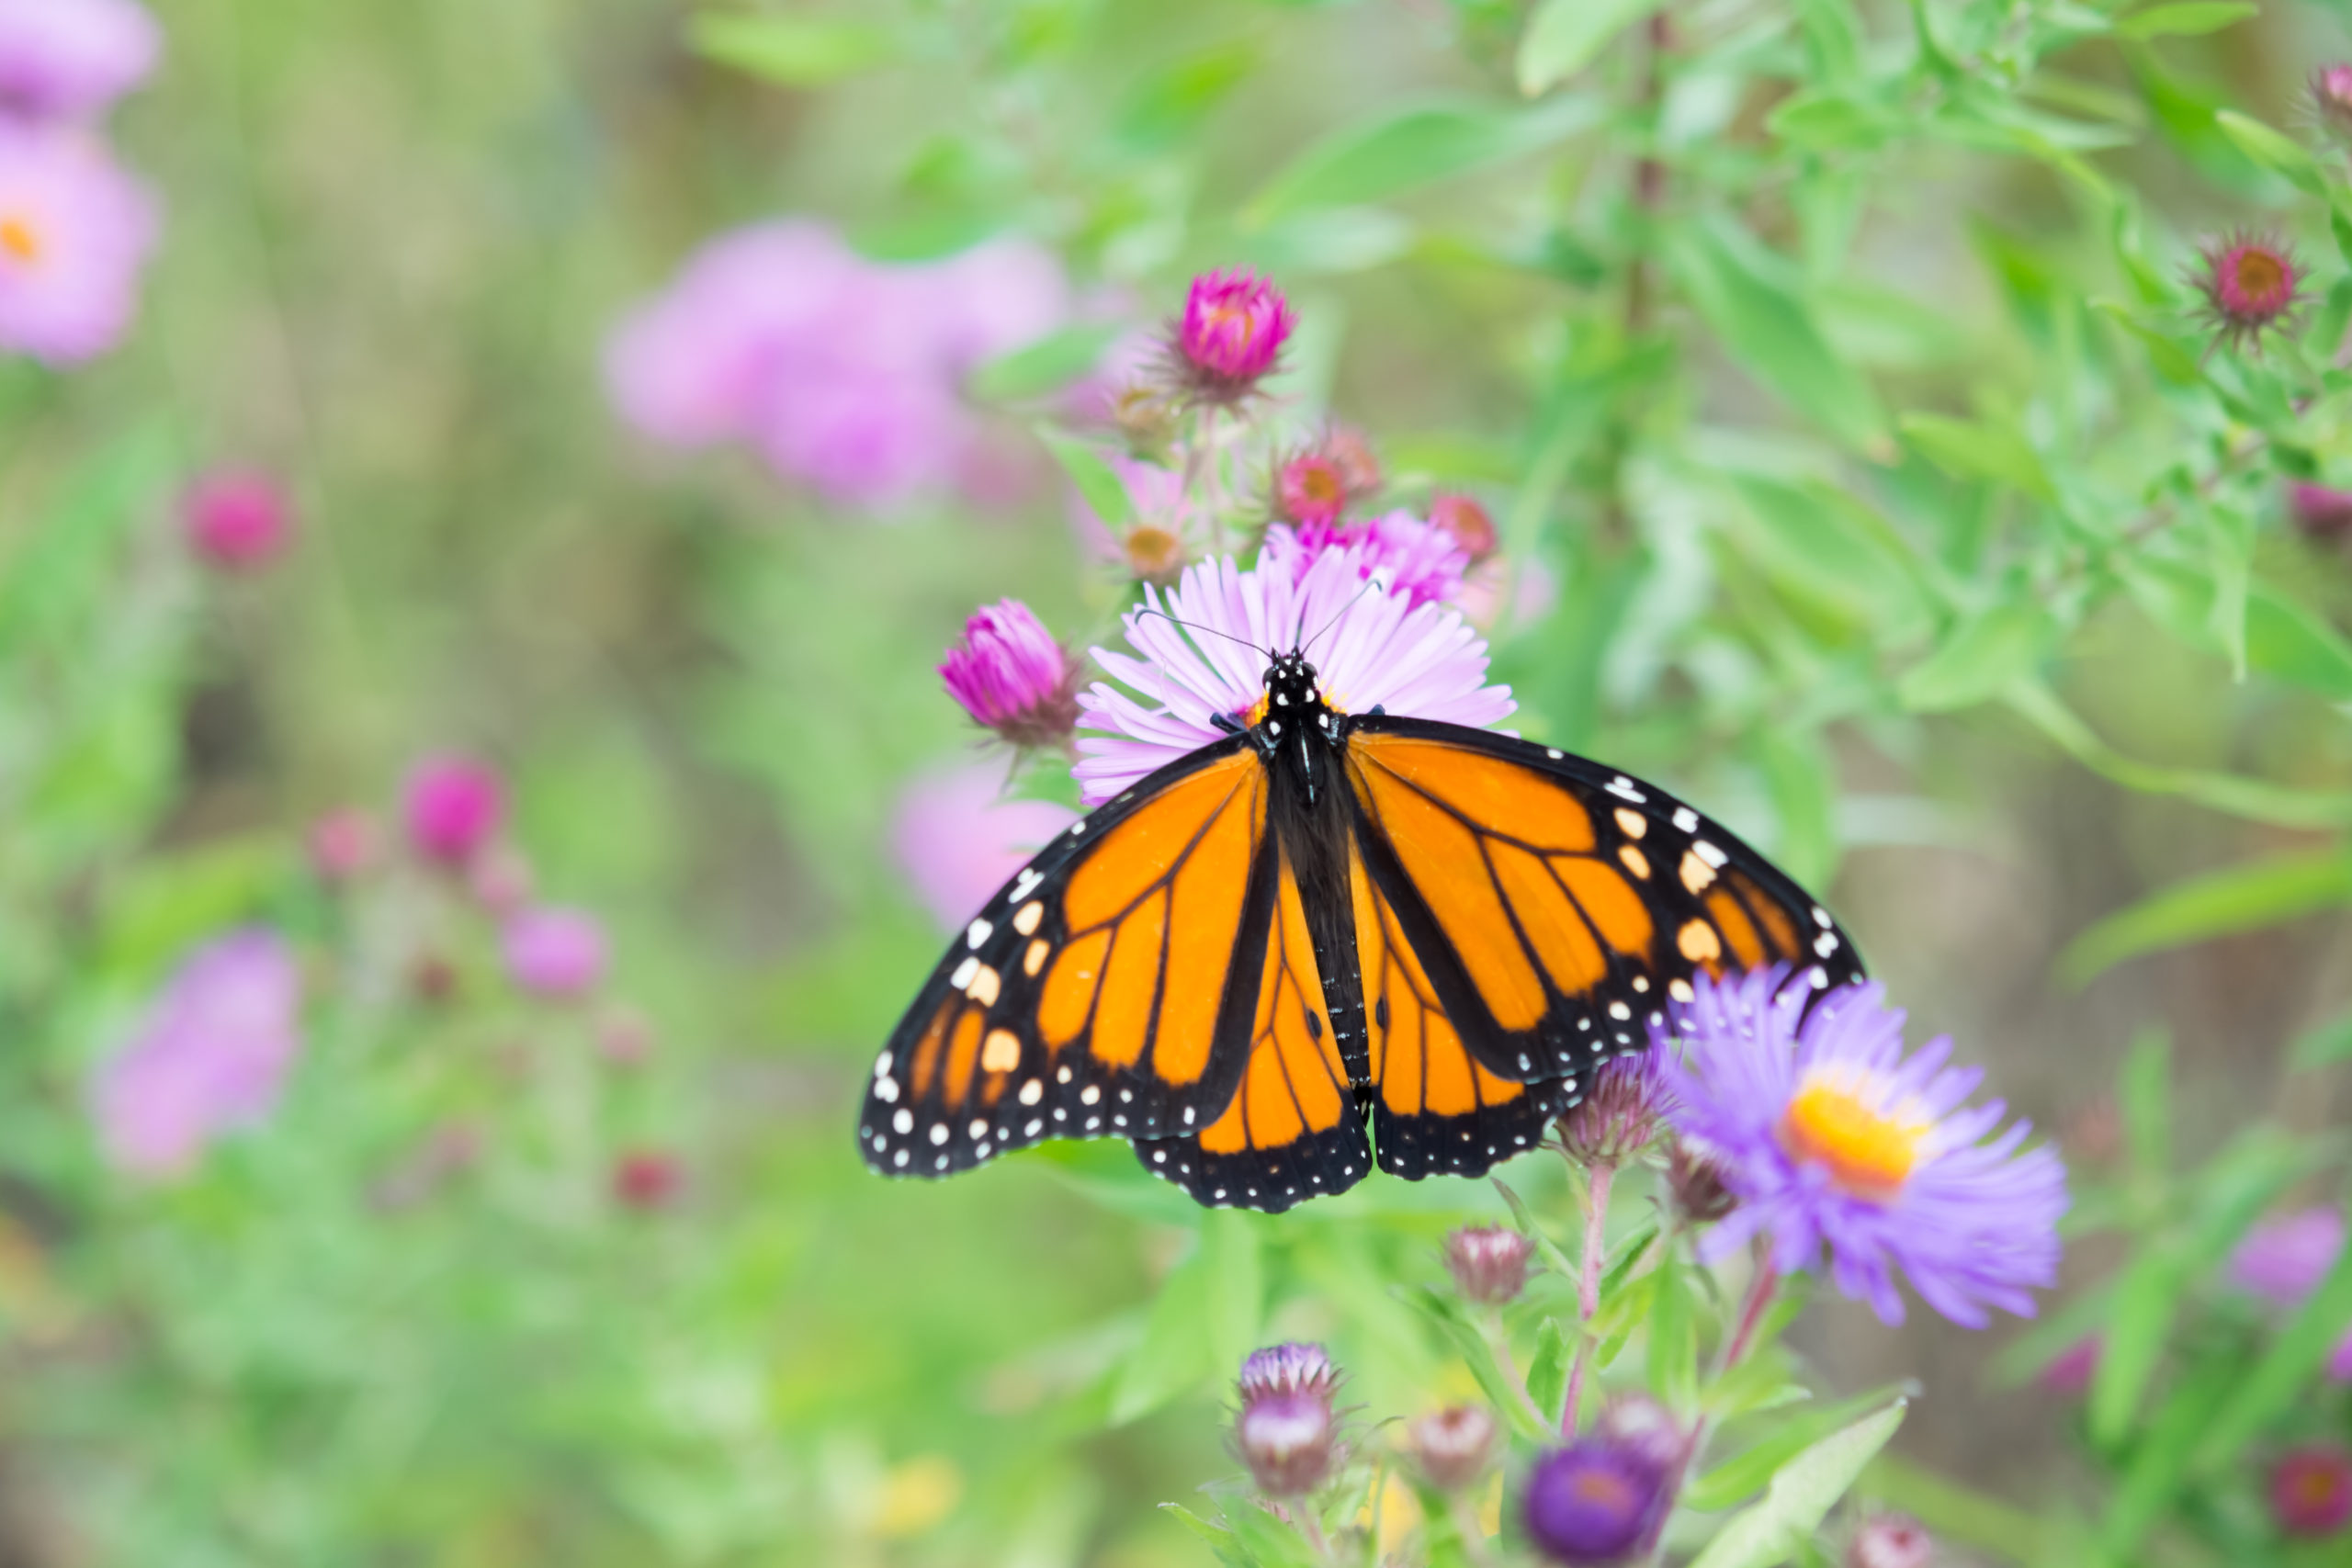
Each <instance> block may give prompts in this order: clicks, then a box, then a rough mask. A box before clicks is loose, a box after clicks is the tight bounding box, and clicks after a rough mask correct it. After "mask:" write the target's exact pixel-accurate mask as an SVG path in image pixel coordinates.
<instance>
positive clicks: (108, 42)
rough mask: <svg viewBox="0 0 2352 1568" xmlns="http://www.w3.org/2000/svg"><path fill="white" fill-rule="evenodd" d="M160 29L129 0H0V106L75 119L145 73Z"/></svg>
mask: <svg viewBox="0 0 2352 1568" xmlns="http://www.w3.org/2000/svg"><path fill="white" fill-rule="evenodd" d="M163 42H164V39H163V31H162V29H161V28H157V27H156V26H155V18H154V17H151V16H149V15H148V14H147V9H146V7H145V6H140V5H137V4H135V3H134V0H0V108H5V109H6V110H7V111H9V112H13V113H15V114H17V115H21V116H23V117H24V118H28V119H35V120H51V119H80V118H94V117H96V116H97V115H100V114H103V113H104V112H106V109H107V106H108V105H110V104H112V103H113V102H114V101H115V99H117V98H119V97H120V96H122V95H123V94H125V93H127V92H129V91H130V89H131V88H133V87H136V86H137V85H139V84H140V83H141V82H143V81H145V80H146V79H147V73H149V72H151V71H153V70H154V68H155V58H156V56H157V55H158V54H160V53H161V52H162V51H163Z"/></svg>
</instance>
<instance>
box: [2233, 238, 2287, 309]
mask: <svg viewBox="0 0 2352 1568" xmlns="http://www.w3.org/2000/svg"><path fill="white" fill-rule="evenodd" d="M2238 287H2239V288H2242V289H2244V290H2245V292H2246V293H2248V294H2250V295H2252V296H2253V297H2254V298H2255V299H2257V300H2261V301H2263V302H2265V303H2267V302H2268V301H2269V300H2270V299H2271V298H2272V297H2273V296H2275V295H2277V294H2278V293H2279V292H2281V291H2282V290H2283V289H2285V288H2286V287H2287V269H2286V267H2285V266H2283V265H2280V263H2279V260H2278V257H2277V256H2274V255H2272V254H2270V253H2269V252H2267V251H2261V250H2255V249H2253V248H2251V247H2249V248H2247V249H2246V250H2245V251H2244V252H2242V253H2240V254H2239V256H2238Z"/></svg>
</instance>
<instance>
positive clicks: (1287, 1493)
mask: <svg viewBox="0 0 2352 1568" xmlns="http://www.w3.org/2000/svg"><path fill="white" fill-rule="evenodd" d="M1336 1425H1337V1423H1336V1420H1335V1418H1334V1417H1333V1416H1332V1414H1331V1402H1330V1400H1329V1398H1327V1397H1324V1396H1323V1395H1320V1394H1316V1393H1307V1392H1306V1391H1304V1390H1301V1391H1298V1392H1296V1393H1269V1394H1266V1395H1263V1396H1262V1397H1261V1398H1257V1399H1253V1400H1250V1402H1249V1403H1248V1404H1244V1405H1243V1406H1242V1407H1241V1414H1240V1415H1239V1416H1237V1417H1236V1418H1235V1420H1234V1423H1233V1436H1234V1441H1235V1444H1236V1446H1237V1447H1238V1448H1239V1449H1240V1450H1241V1461H1242V1462H1243V1463H1244V1464H1247V1465H1248V1466H1249V1467H1250V1478H1251V1479H1252V1480H1254V1481H1256V1482H1257V1483H1258V1490H1259V1491H1261V1492H1263V1493H1264V1494H1266V1495H1268V1496H1269V1497H1303V1496H1305V1495H1306V1494H1307V1493H1309V1492H1312V1491H1314V1490H1315V1489H1316V1488H1317V1487H1318V1486H1320V1485H1322V1484H1323V1483H1324V1482H1325V1481H1327V1480H1328V1479H1329V1477H1330V1474H1331V1467H1332V1461H1333V1460H1334V1459H1336V1458H1337V1457H1338V1445H1337V1442H1336V1437H1337V1433H1336V1430H1335V1428H1336Z"/></svg>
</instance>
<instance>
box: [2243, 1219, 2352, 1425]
mask: <svg viewBox="0 0 2352 1568" xmlns="http://www.w3.org/2000/svg"><path fill="white" fill-rule="evenodd" d="M2343 1251H2344V1214H2343V1212H2342V1211H2341V1210H2339V1209H2337V1208H2335V1206H2334V1205H2332V1204H2327V1203H2319V1204H2314V1205H2313V1206H2312V1207H2311V1208H2308V1209H2298V1210H2297V1211H2295V1212H2294V1213H2291V1214H2281V1215H2279V1216H2278V1218H2276V1219H2271V1220H2265V1221H2264V1222H2263V1223H2262V1224H2258V1225H2256V1226H2255V1227H2254V1229H2253V1230H2252V1231H2251V1232H2249V1233H2248V1234H2247V1235H2246V1238H2245V1240H2244V1241H2242V1242H2240V1243H2239V1244H2238V1249H2237V1251H2235V1252H2233V1253H2232V1254H2231V1255H2230V1266H2229V1279H2230V1283H2232V1284H2233V1285H2235V1286H2236V1287H2237V1288H2238V1289H2240V1290H2242V1291H2245V1292H2247V1293H2248V1294H2249V1295H2256V1296H2259V1297H2261V1298H2262V1299H2263V1300H2264V1301H2267V1302H2268V1303H2270V1304H2271V1305H2273V1306H2276V1307H2280V1308H2285V1309H2289V1310H2291V1309H2293V1308H2295V1307H2299V1306H2301V1304H2302V1303H2303V1298H2305V1297H2306V1296H2308V1295H2310V1294H2311V1293H2312V1292H2313V1291H2315V1290H2317V1289H2319V1283H2320V1281H2321V1280H2324V1279H2326V1278H2327V1275H2328V1271H2329V1270H2330V1269H2334V1268H2335V1260H2336V1258H2338V1257H2339V1256H2340V1255H2341V1254H2342V1253H2343ZM2326 1371H2327V1375H2328V1377H2329V1379H2330V1380H2331V1381H2333V1382H2352V1331H2346V1334H2345V1335H2344V1337H2342V1338H2340V1339H2338V1340H2337V1341H2336V1342H2335V1349H2334V1350H2332V1351H2330V1352H2329V1354H2328V1358H2327V1364H2326Z"/></svg>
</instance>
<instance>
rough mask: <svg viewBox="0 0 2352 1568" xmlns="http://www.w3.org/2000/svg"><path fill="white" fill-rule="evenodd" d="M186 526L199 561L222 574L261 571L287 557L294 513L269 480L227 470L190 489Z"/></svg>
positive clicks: (184, 504)
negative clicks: (225, 572) (222, 572)
mask: <svg viewBox="0 0 2352 1568" xmlns="http://www.w3.org/2000/svg"><path fill="white" fill-rule="evenodd" d="M180 523H181V525H182V526H183V527H184V528H185V529H186V530H187V541H188V545H189V547H191V548H193V549H194V550H195V551H196V554H197V558H198V559H199V560H201V561H203V562H204V563H205V564H206V565H207V566H210V567H216V568H218V569H219V570H222V571H232V572H242V571H257V570H260V569H261V568H263V567H266V566H267V565H269V564H270V563H271V562H272V561H275V560H276V559H277V558H278V557H279V556H280V555H283V554H284V553H285V551H286V547H287V546H288V544H290V543H291V542H292V541H293V537H294V513H293V508H292V506H291V505H290V504H289V503H288V501H287V499H286V495H285V492H284V491H280V490H279V489H278V488H277V483H276V481H274V480H272V479H269V478H267V477H266V475H262V474H258V473H250V472H242V471H237V470H223V471H221V472H220V473H216V474H209V475H207V476H206V477H205V478H203V479H198V480H197V481H196V483H194V484H192V485H190V486H189V487H188V489H187V493H186V494H185V495H183V496H182V497H181V498H180Z"/></svg>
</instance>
